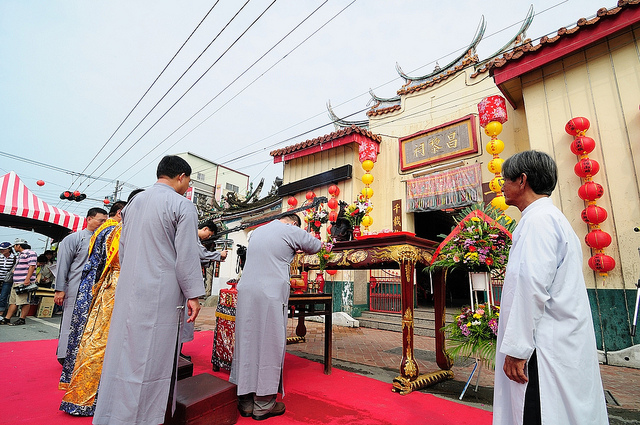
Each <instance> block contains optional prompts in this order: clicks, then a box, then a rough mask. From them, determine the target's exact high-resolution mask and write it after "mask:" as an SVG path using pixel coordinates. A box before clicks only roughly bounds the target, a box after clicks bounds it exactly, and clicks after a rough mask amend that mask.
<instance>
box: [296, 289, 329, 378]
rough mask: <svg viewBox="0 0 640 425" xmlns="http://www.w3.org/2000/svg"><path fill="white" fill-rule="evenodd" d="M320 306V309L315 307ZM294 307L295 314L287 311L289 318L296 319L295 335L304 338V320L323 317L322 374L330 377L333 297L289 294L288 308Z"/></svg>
mask: <svg viewBox="0 0 640 425" xmlns="http://www.w3.org/2000/svg"><path fill="white" fill-rule="evenodd" d="M318 305H321V306H322V308H321V309H317V308H316V306H318ZM291 307H294V308H295V310H297V312H294V311H291V310H290V311H289V316H290V317H292V318H293V317H297V318H298V326H297V327H296V335H298V336H299V337H304V336H305V335H306V334H307V329H306V327H305V325H304V318H305V317H309V316H324V374H325V375H331V350H332V334H331V331H332V329H331V328H332V326H333V316H332V314H333V297H332V295H331V294H291V295H289V308H291Z"/></svg>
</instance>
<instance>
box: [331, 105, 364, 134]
mask: <svg viewBox="0 0 640 425" xmlns="http://www.w3.org/2000/svg"><path fill="white" fill-rule="evenodd" d="M327 111H329V118H330V119H331V122H332V123H333V125H334V127H335V128H336V130H338V129H340V128H346V127H351V126H352V125H355V126H356V127H360V128H364V129H369V120H355V121H348V120H345V119H343V118H339V117H338V116H337V115H336V114H335V112H333V108H332V107H331V101H330V100H328V101H327Z"/></svg>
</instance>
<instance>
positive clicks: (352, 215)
mask: <svg viewBox="0 0 640 425" xmlns="http://www.w3.org/2000/svg"><path fill="white" fill-rule="evenodd" d="M372 209H373V204H372V203H371V199H368V198H367V197H366V196H363V195H359V196H358V199H357V200H356V201H354V202H353V203H351V204H349V205H347V207H346V208H345V211H344V217H345V218H346V219H347V220H349V224H351V227H353V236H354V238H355V239H357V238H358V236H360V224H361V223H362V219H363V218H364V216H365V215H366V214H367V213H368V212H369V211H371V210H372Z"/></svg>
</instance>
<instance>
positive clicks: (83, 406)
mask: <svg viewBox="0 0 640 425" xmlns="http://www.w3.org/2000/svg"><path fill="white" fill-rule="evenodd" d="M121 230H122V224H118V226H117V227H116V228H115V229H114V230H113V231H112V232H111V234H110V235H109V237H108V238H107V261H106V264H105V267H104V271H103V272H102V275H101V276H100V279H99V280H98V282H96V284H95V285H94V286H93V301H92V304H91V307H90V310H89V317H88V319H87V324H86V326H85V329H84V333H83V334H82V340H81V342H80V346H79V348H78V355H77V357H76V364H75V367H74V369H73V374H72V375H71V381H70V382H69V386H68V388H67V390H66V393H65V395H64V397H63V398H62V403H61V404H60V410H62V411H64V412H67V413H69V414H71V415H76V416H93V412H94V410H95V406H96V399H97V394H98V385H99V383H100V376H101V375H102V362H103V360H104V350H105V348H106V346H107V337H108V336H109V323H110V322H111V313H112V312H113V302H114V298H115V292H116V285H117V283H118V276H119V275H120V262H119V261H118V247H119V241H120V233H121Z"/></svg>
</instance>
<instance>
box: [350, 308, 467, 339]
mask: <svg viewBox="0 0 640 425" xmlns="http://www.w3.org/2000/svg"><path fill="white" fill-rule="evenodd" d="M445 320H446V321H447V323H450V322H452V321H453V320H455V315H454V314H453V313H446V319H445ZM358 321H359V324H360V326H362V327H365V328H371V329H381V330H387V331H392V332H402V317H401V315H400V313H384V312H377V311H363V312H362V315H361V316H360V317H358ZM413 333H414V334H415V335H422V336H430V337H433V336H435V312H434V311H433V310H425V309H420V310H414V318H413Z"/></svg>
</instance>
